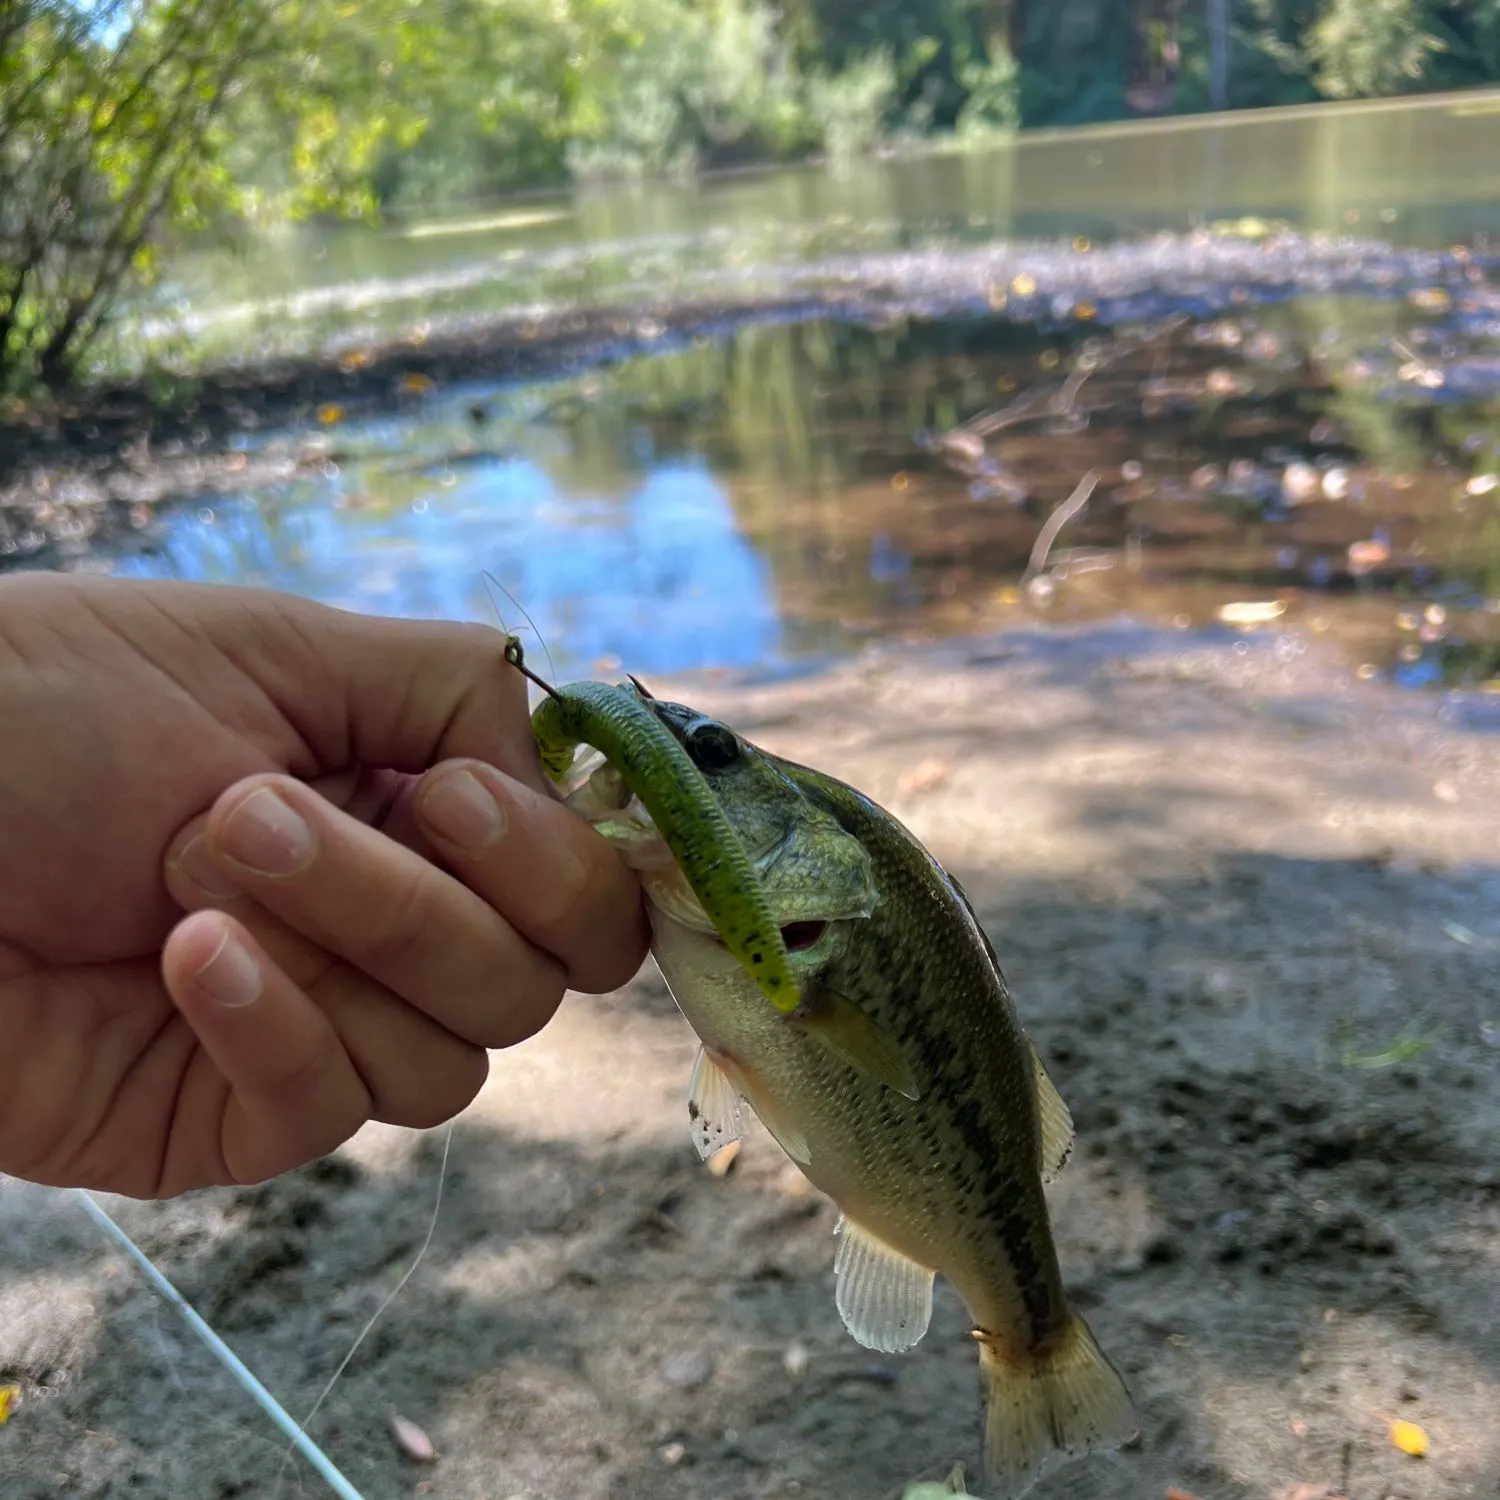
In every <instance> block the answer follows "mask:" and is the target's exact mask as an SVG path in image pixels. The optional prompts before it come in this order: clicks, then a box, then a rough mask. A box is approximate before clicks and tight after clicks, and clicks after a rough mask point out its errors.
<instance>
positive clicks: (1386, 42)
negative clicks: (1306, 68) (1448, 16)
mask: <svg viewBox="0 0 1500 1500" xmlns="http://www.w3.org/2000/svg"><path fill="white" fill-rule="evenodd" d="M1423 19H1424V17H1423V6H1422V4H1421V0H1333V3H1332V4H1330V5H1329V7H1328V8H1327V10H1326V11H1324V13H1323V14H1322V16H1320V17H1319V19H1318V21H1317V23H1316V24H1315V25H1314V26H1313V27H1312V29H1311V30H1310V31H1309V33H1308V41H1307V52H1308V57H1309V59H1310V61H1311V62H1312V63H1313V65H1314V66H1315V67H1316V68H1317V74H1316V77H1315V80H1314V81H1315V82H1316V84H1317V86H1318V88H1319V90H1320V91H1321V92H1322V93H1324V94H1326V95H1328V97H1329V98H1331V99H1348V98H1351V97H1354V96H1356V95H1361V94H1364V95H1368V94H1399V93H1403V92H1405V91H1406V90H1408V89H1411V88H1414V87H1415V86H1416V85H1417V84H1418V83H1420V82H1421V80H1422V76H1423V74H1424V73H1425V72H1426V70H1427V67H1428V64H1429V61H1430V59H1431V56H1432V54H1433V53H1434V52H1436V51H1438V50H1440V48H1441V47H1442V43H1441V42H1440V41H1439V40H1438V38H1437V37H1436V36H1434V35H1433V34H1432V33H1431V32H1430V31H1428V30H1426V29H1425V28H1424V26H1423Z"/></svg>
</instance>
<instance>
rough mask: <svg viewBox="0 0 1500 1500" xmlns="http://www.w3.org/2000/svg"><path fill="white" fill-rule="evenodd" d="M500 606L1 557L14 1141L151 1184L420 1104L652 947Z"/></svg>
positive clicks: (0, 793) (122, 1181)
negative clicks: (565, 786) (543, 734)
mask: <svg viewBox="0 0 1500 1500" xmlns="http://www.w3.org/2000/svg"><path fill="white" fill-rule="evenodd" d="M503 651H504V636H503V635H502V634H501V633H500V632H499V631H497V630H491V629H487V628H485V627H482V626H471V625H455V624H445V623H433V622H415V621H394V620H384V619H373V618H367V617H364V616H360V615H354V614H349V613H345V612H341V611H336V610H332V609H326V608H323V607H322V606H319V605H314V604H311V603H308V602H306V601H302V600H297V599H293V598H289V597H286V596H283V595H279V594H275V593H271V592H267V591H261V590H253V589H230V588H224V587H217V586H203V585H191V584H176V583H147V582H132V581H125V580H112V579H102V578H85V577H65V576H59V575H51V574H35V575H25V576H12V577H8V578H3V579H0V1171H3V1172H7V1173H10V1174H11V1175H13V1176H17V1177H22V1178H27V1179H29V1180H32V1181H35V1182H42V1183H49V1184H53V1185H57V1186H81V1187H89V1188H98V1189H104V1190H108V1191H112V1192H118V1193H124V1194H128V1195H130V1196H133V1197H140V1198H153V1197H168V1196H172V1195H175V1194H178V1193H182V1192H186V1191H188V1190H190V1189H193V1188H198V1187H206V1186H211V1185H215V1184H227V1183H251V1182H258V1181H263V1180H265V1179H266V1178H268V1177H272V1176H275V1175H277V1174H279V1173H282V1172H286V1171H289V1170H291V1169H293V1168H295V1167H298V1166H300V1165H302V1164H304V1163H306V1162H309V1161H312V1160H314V1159H315V1158H317V1157H319V1156H322V1155H325V1154H326V1153H328V1152H329V1151H332V1150H333V1149H335V1148H336V1147H337V1146H338V1145H340V1144H341V1143H342V1142H343V1141H345V1140H347V1139H348V1138H349V1137H350V1136H352V1135H353V1134H354V1133H355V1132H356V1131H357V1130H358V1129H359V1128H360V1127H361V1126H362V1125H363V1124H364V1123H365V1122H366V1121H367V1120H384V1121H389V1122H392V1123H395V1124H400V1125H408V1126H416V1127H430V1126H433V1125H437V1124H440V1123H441V1122H443V1121H444V1120H447V1119H449V1118H451V1117H452V1116H453V1115H455V1114H457V1113H458V1112H459V1111H460V1110H462V1109H463V1108H464V1107H465V1106H466V1105H467V1104H468V1103H469V1102H470V1101H471V1100H472V1099H473V1097H474V1096H475V1094H476V1093H477V1092H478V1091H479V1088H480V1086H481V1085H482V1084H483V1082H484V1080H485V1077H486V1074H487V1071H488V1066H489V1055H488V1050H487V1049H490V1048H500V1047H506V1046H509V1045H512V1044H513V1043H516V1042H518V1041H521V1040H523V1039H525V1038H526V1037H528V1036H531V1035H532V1034H533V1033H535V1032H536V1031H537V1030H538V1029H539V1028H540V1027H542V1026H543V1025H544V1024H545V1023H546V1022H547V1020H548V1019H549V1018H550V1017H551V1015H552V1014H553V1012H554V1011H555V1010H556V1008H557V1006H558V1004H559V1002H560V1001H561V998H562V995H563V992H564V990H565V989H568V988H573V989H578V990H583V991H590V992H603V991H607V990H610V989H613V988H615V987H617V986H618V985H620V984H623V983H624V982H625V981H626V980H627V979H629V978H630V976H631V975H632V974H633V973H634V972H635V970H636V969H637V968H638V967H639V965H640V963H641V961H642V960H643V958H644V957H645V953H646V946H647V938H648V934H647V926H646V922H645V918H644V915H643V911H642V904H641V898H640V891H639V887H638V885H637V884H636V880H635V877H634V876H633V875H632V874H631V873H630V872H629V871H628V870H627V869H626V868H625V867H624V865H623V864H622V863H621V862H620V860H619V859H618V858H617V856H616V855H615V854H614V852H613V851H612V850H611V849H610V848H609V846H608V845H607V844H606V843H605V842H604V840H603V839H601V838H600V837H599V836H598V835H596V834H595V833H594V832H593V831H592V830H590V829H589V828H588V827H586V826H585V825H584V824H583V823H582V822H581V821H580V820H579V819H577V818H576V817H574V816H573V815H572V814H571V813H570V812H568V811H567V810H566V809H564V808H563V807H562V805H561V803H560V802H558V801H557V799H556V798H555V797H554V796H553V795H552V794H551V793H550V792H549V790H548V788H547V782H546V779H545V777H544V776H543V774H542V771H541V768H540V764H539V762H538V761H537V757H536V749H535V745H534V742H533V740H532V737H531V732H530V726H529V719H528V715H527V705H526V696H525V690H524V684H523V683H522V681H521V679H520V677H519V675H518V674H517V673H516V672H515V671H514V670H513V669H512V668H510V667H509V666H508V665H507V664H506V663H505V661H504V656H503Z"/></svg>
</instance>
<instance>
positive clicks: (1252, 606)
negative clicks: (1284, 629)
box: [1216, 599, 1286, 625]
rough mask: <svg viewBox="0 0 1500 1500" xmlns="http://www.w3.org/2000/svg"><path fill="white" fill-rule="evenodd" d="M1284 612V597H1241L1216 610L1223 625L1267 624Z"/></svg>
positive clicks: (1277, 618)
mask: <svg viewBox="0 0 1500 1500" xmlns="http://www.w3.org/2000/svg"><path fill="white" fill-rule="evenodd" d="M1285 613H1286V600H1285V599H1241V600H1238V601H1236V602H1235V603H1233V604H1221V605H1220V606H1219V608H1218V610H1217V611H1216V614H1217V616H1218V618H1219V620H1220V621H1221V622H1222V623H1223V624H1225V625H1269V624H1270V623H1271V621H1272V620H1279V619H1280V618H1281V616H1282V615H1284V614H1285Z"/></svg>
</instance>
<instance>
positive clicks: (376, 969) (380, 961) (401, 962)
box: [360, 869, 434, 974]
mask: <svg viewBox="0 0 1500 1500" xmlns="http://www.w3.org/2000/svg"><path fill="white" fill-rule="evenodd" d="M433 907H434V888H433V882H432V879H431V877H430V876H429V874H428V872H427V871H426V870H420V869H419V870H413V871H412V872H411V873H409V874H407V875H406V876H404V877H403V878H402V882H401V884H400V885H398V886H396V887H395V888H394V889H393V890H392V891H391V892H390V893H389V895H388V897H387V899H386V900H385V901H384V902H383V903H382V904H381V905H380V906H379V907H378V908H377V909H375V910H374V911H372V912H370V913H369V915H368V917H367V918H366V920H367V921H368V923H369V926H368V928H367V930H366V931H365V932H364V933H362V934H361V937H360V949H361V955H360V956H361V960H362V965H361V966H362V967H364V968H367V969H368V970H369V971H370V972H371V973H374V974H380V973H389V972H391V971H392V970H399V969H402V968H405V967H406V966H408V965H409V964H410V963H411V961H412V960H413V958H414V957H415V956H417V955H419V954H420V953H421V951H422V949H423V948H424V946H425V945H426V944H427V943H428V942H429V941H430V938H431V934H432V932H433V928H434V910H433Z"/></svg>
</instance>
